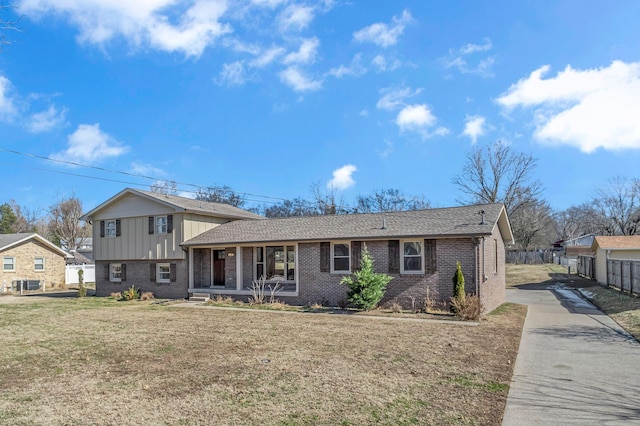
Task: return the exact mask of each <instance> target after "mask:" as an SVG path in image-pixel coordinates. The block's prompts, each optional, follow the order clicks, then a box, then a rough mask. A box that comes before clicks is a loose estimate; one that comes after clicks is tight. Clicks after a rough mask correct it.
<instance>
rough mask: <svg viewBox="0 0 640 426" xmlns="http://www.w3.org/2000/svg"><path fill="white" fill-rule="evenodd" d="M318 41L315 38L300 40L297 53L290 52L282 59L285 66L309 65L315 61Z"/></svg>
mask: <svg viewBox="0 0 640 426" xmlns="http://www.w3.org/2000/svg"><path fill="white" fill-rule="evenodd" d="M319 46H320V40H318V39H317V38H316V37H313V38H308V39H305V40H302V43H301V44H300V48H299V49H298V51H297V52H291V53H289V54H288V55H287V56H285V57H284V61H283V62H284V63H285V64H309V63H313V62H314V61H315V60H316V56H317V54H318V47H319Z"/></svg>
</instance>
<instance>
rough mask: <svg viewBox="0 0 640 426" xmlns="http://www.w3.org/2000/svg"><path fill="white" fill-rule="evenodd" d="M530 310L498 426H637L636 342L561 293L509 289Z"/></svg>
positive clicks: (639, 378)
mask: <svg viewBox="0 0 640 426" xmlns="http://www.w3.org/2000/svg"><path fill="white" fill-rule="evenodd" d="M507 300H508V301H510V302H514V303H521V304H525V305H528V306H529V312H528V314H527V318H526V321H525V324H524V330H523V333H522V340H521V342H520V350H519V353H518V357H517V359H516V364H515V369H514V375H513V379H512V383H511V388H510V390H509V397H508V399H507V407H506V410H505V414H504V419H503V422H502V424H503V425H504V426H512V425H565V424H567V425H568V424H575V425H631V424H633V425H640V344H638V343H637V342H636V341H635V340H634V339H633V338H632V337H630V336H629V335H627V334H626V333H625V332H624V330H623V329H622V328H620V326H618V325H617V324H616V323H615V322H614V321H613V320H612V319H611V318H609V317H608V316H606V315H604V314H603V313H602V312H601V311H599V310H598V309H596V308H595V307H594V306H593V305H591V304H590V303H588V302H586V301H585V300H583V299H582V298H580V297H579V296H578V294H577V292H574V291H573V290H570V289H566V288H562V287H561V286H552V287H537V288H536V287H533V288H532V287H530V288H529V289H517V290H516V289H513V290H512V289H509V290H507Z"/></svg>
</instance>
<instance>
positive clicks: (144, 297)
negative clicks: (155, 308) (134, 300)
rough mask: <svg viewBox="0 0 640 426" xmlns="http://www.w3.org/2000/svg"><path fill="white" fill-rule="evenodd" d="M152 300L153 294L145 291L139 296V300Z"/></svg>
mask: <svg viewBox="0 0 640 426" xmlns="http://www.w3.org/2000/svg"><path fill="white" fill-rule="evenodd" d="M152 299H153V293H151V292H150V291H145V292H144V293H142V294H141V295H140V300H152Z"/></svg>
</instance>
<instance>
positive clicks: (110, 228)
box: [104, 219, 116, 238]
mask: <svg viewBox="0 0 640 426" xmlns="http://www.w3.org/2000/svg"><path fill="white" fill-rule="evenodd" d="M104 236H105V237H109V238H115V237H116V221H115V219H112V220H107V221H105V231H104Z"/></svg>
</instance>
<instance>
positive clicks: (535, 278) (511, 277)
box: [506, 263, 567, 288]
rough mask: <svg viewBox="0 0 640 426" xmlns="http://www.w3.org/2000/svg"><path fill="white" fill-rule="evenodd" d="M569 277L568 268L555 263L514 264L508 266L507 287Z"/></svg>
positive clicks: (551, 281) (555, 280)
mask: <svg viewBox="0 0 640 426" xmlns="http://www.w3.org/2000/svg"><path fill="white" fill-rule="evenodd" d="M566 278H567V268H565V267H564V266H561V265H556V264H554V263H545V264H543V265H514V264H511V263H510V264H507V266H506V282H507V288H509V287H517V286H520V285H523V284H540V283H545V282H548V283H554V282H557V281H558V280H561V279H566Z"/></svg>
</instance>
